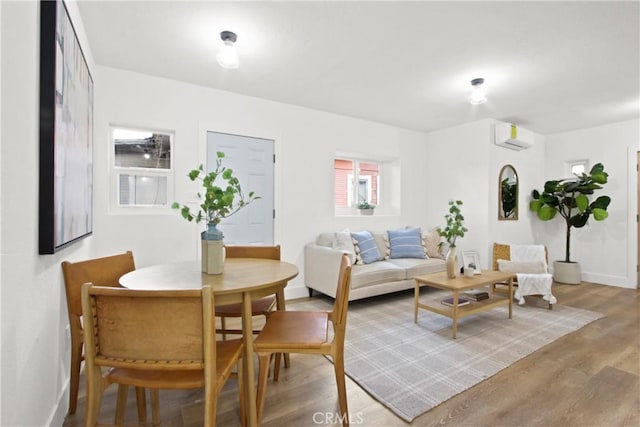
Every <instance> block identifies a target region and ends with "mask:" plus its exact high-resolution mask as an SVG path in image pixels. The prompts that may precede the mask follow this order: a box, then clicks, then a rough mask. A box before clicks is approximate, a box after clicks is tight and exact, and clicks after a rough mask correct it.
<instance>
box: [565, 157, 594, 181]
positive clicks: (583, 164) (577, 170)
mask: <svg viewBox="0 0 640 427" xmlns="http://www.w3.org/2000/svg"><path fill="white" fill-rule="evenodd" d="M588 171H589V161H588V160H571V161H568V162H567V172H568V174H569V176H571V177H573V176H574V175H580V176H582V174H583V173H587V172H588Z"/></svg>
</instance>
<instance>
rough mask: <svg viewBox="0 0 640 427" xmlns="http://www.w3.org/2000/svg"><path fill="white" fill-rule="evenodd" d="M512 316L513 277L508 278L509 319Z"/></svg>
mask: <svg viewBox="0 0 640 427" xmlns="http://www.w3.org/2000/svg"><path fill="white" fill-rule="evenodd" d="M512 314H513V276H511V277H510V278H509V319H511V318H512V317H511V316H512Z"/></svg>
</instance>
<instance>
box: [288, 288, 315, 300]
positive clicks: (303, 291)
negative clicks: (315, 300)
mask: <svg viewBox="0 0 640 427" xmlns="http://www.w3.org/2000/svg"><path fill="white" fill-rule="evenodd" d="M308 296H309V288H307V287H306V286H304V285H299V286H287V287H286V288H284V299H285V300H288V299H298V298H305V297H308Z"/></svg>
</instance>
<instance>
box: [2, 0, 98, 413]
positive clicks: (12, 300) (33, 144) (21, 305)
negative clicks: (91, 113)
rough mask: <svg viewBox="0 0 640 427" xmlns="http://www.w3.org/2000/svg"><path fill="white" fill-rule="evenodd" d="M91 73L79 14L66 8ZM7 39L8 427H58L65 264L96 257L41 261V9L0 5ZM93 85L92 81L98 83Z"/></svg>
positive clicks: (64, 354) (82, 250)
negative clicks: (39, 137) (39, 169)
mask: <svg viewBox="0 0 640 427" xmlns="http://www.w3.org/2000/svg"><path fill="white" fill-rule="evenodd" d="M68 8H69V12H70V14H71V19H72V20H73V22H74V25H75V28H76V31H77V32H78V35H79V37H80V42H81V44H82V45H83V49H84V51H85V55H87V61H88V63H89V68H90V69H91V70H93V69H94V68H95V67H94V66H93V61H92V58H91V52H90V50H89V49H88V46H87V44H86V43H85V36H84V30H83V27H82V23H81V21H80V20H79V19H78V13H77V6H76V4H75V3H73V2H69V3H68ZM0 10H1V11H2V12H1V19H2V21H1V26H0V27H1V31H2V37H1V42H2V49H1V57H2V75H1V85H0V88H1V89H0V90H1V92H2V98H1V99H2V101H1V102H2V108H1V114H2V116H1V117H2V127H1V132H2V135H1V142H2V147H1V151H2V153H1V156H0V160H1V168H0V169H1V172H0V173H1V185H2V190H1V193H2V205H1V217H2V225H1V227H2V228H1V230H2V231H1V234H0V236H1V241H0V244H1V248H2V250H1V253H0V264H1V266H2V270H1V285H0V286H1V289H0V292H2V297H1V301H2V302H1V318H2V383H1V387H2V408H3V411H2V418H0V425H3V426H46V425H53V426H58V425H61V424H62V421H63V418H64V414H65V413H66V410H67V408H68V397H67V393H68V392H67V389H68V381H69V367H68V363H69V362H68V361H69V351H68V348H69V338H68V331H67V329H66V328H67V325H68V319H67V312H66V302H65V296H64V286H63V282H62V272H61V270H60V262H61V261H62V260H64V259H82V258H87V257H90V256H92V255H93V253H92V251H91V245H92V242H93V241H94V240H95V238H88V239H85V240H83V241H82V242H81V243H78V244H75V245H73V246H71V247H69V248H67V249H65V250H63V251H61V252H59V253H58V254H56V255H46V256H40V255H37V253H38V215H37V212H38V172H37V171H38V105H39V100H38V97H39V93H38V70H39V66H38V62H39V34H40V30H39V28H40V22H39V19H40V11H39V10H40V8H39V2H35V1H29V2H0ZM94 77H95V76H94Z"/></svg>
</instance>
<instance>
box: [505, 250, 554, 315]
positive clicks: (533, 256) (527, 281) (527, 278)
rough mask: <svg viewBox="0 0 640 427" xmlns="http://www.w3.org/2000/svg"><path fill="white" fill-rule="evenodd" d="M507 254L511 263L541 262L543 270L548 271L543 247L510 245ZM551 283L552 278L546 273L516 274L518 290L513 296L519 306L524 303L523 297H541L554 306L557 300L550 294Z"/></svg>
mask: <svg viewBox="0 0 640 427" xmlns="http://www.w3.org/2000/svg"><path fill="white" fill-rule="evenodd" d="M509 252H510V258H511V261H521V262H526V261H543V262H544V263H545V264H544V265H545V270H546V271H548V268H547V258H546V254H545V250H544V246H543V245H511V247H510V249H509ZM552 283H553V277H552V276H551V274H548V273H545V274H521V273H518V288H517V290H516V293H515V295H514V296H515V297H516V299H517V300H518V304H520V305H523V304H524V303H525V301H524V297H525V295H542V298H543V299H544V300H545V301H548V302H549V303H550V304H555V303H556V302H558V300H557V299H556V297H554V296H553V294H552V293H551V284H552Z"/></svg>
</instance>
